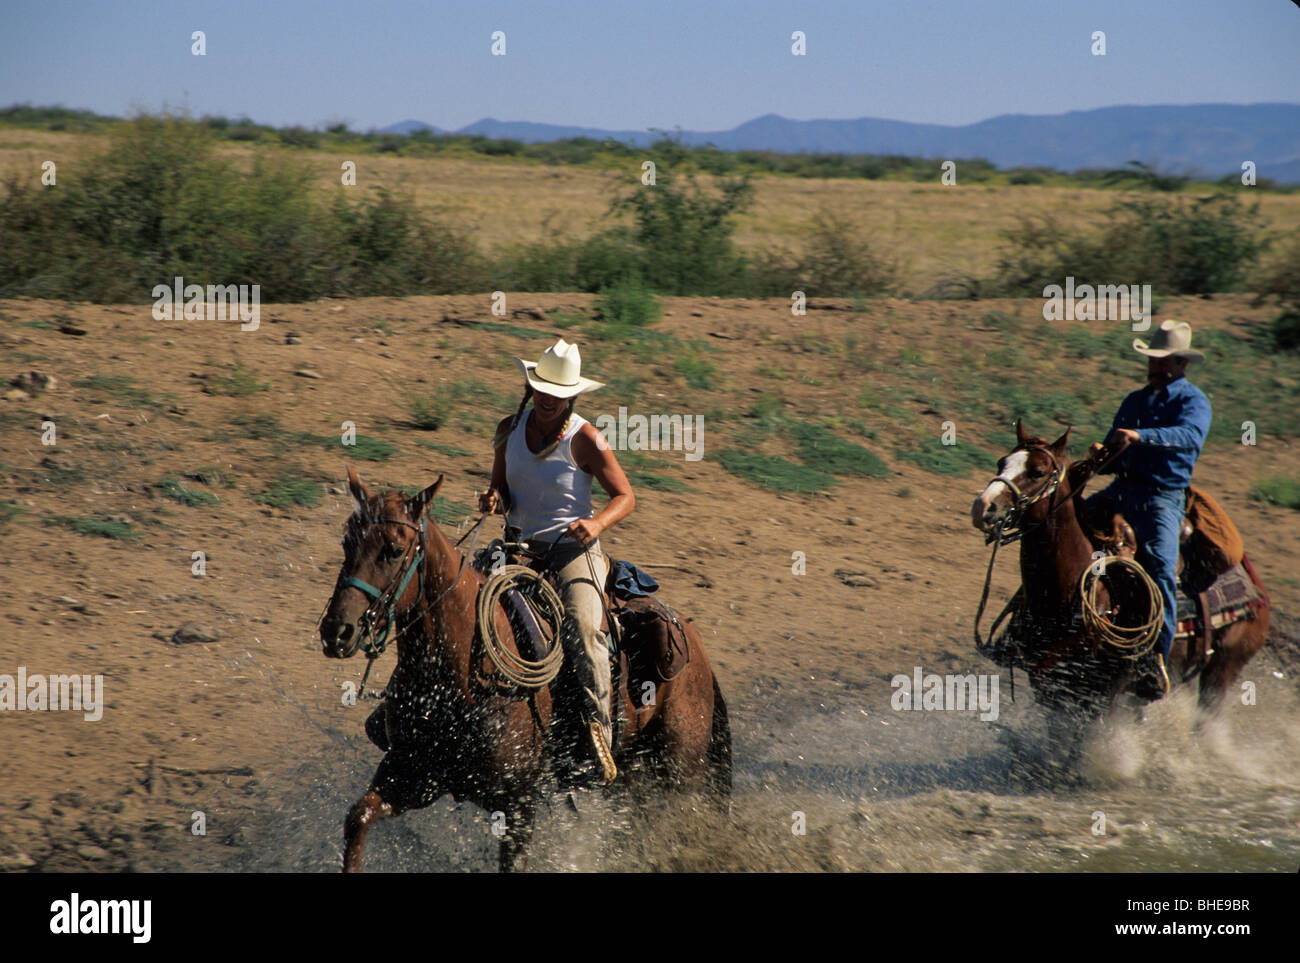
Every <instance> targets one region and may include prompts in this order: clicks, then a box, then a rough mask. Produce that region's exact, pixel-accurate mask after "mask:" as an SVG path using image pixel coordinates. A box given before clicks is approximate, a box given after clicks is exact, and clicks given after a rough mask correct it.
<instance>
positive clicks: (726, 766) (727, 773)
mask: <svg viewBox="0 0 1300 963" xmlns="http://www.w3.org/2000/svg"><path fill="white" fill-rule="evenodd" d="M709 783H710V788H711V789H712V790H713V792H714V793H715V794H716V795H717V797H718V801H719V803H720V804H721V805H722V807H723V808H724V809H725V810H726V811H728V812H730V811H731V720H730V719H729V718H728V717H727V701H726V700H725V699H723V698H722V689H720V688H719V687H718V677H717V676H713V723H712V730H711V732H710V734H709Z"/></svg>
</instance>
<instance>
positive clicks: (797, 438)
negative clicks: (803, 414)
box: [789, 422, 893, 478]
mask: <svg viewBox="0 0 1300 963" xmlns="http://www.w3.org/2000/svg"><path fill="white" fill-rule="evenodd" d="M789 431H790V435H791V437H792V438H793V439H794V442H795V445H796V446H797V447H798V451H799V457H800V458H802V459H803V460H804V461H805V462H807V463H808V464H810V465H815V466H817V468H819V469H822V470H824V471H828V472H830V473H831V474H834V475H865V476H866V477H868V478H884V477H885V476H887V475H892V474H893V471H892V470H891V469H890V467H889V466H888V465H886V464H885V463H884V462H883V461H881V459H880V458H879V457H878V456H876V455H875V454H873V453H872V452H870V451H868V450H867V449H866V448H863V447H862V446H861V445H855V444H854V443H853V442H851V441H845V440H844V439H843V438H840V437H839V436H838V435H836V434H835V433H834V432H832V431H830V430H828V429H826V428H823V427H822V426H820V425H810V424H807V423H804V422H793V423H792V424H791V425H790V428H789Z"/></svg>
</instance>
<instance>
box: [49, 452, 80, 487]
mask: <svg viewBox="0 0 1300 963" xmlns="http://www.w3.org/2000/svg"><path fill="white" fill-rule="evenodd" d="M37 471H38V472H39V473H40V474H41V475H43V476H44V478H45V480H46V481H48V482H49V483H50V484H51V485H74V484H76V483H78V482H83V481H85V480H86V472H85V469H83V468H81V467H80V466H79V465H74V466H73V467H71V468H69V467H66V466H64V465H60V464H59V463H58V462H57V461H55V460H54V459H53V458H51V457H50V456H49V455H46V456H45V457H44V458H42V459H41V464H40V467H39V468H38V469H37Z"/></svg>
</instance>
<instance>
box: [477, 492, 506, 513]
mask: <svg viewBox="0 0 1300 963" xmlns="http://www.w3.org/2000/svg"><path fill="white" fill-rule="evenodd" d="M500 507H501V496H500V495H498V494H497V490H496V489H495V488H489V489H488V490H487V491H485V492H479V493H478V510H479V511H480V512H485V513H487V514H488V515H495V514H496V513H497V510H498V509H499V508H500Z"/></svg>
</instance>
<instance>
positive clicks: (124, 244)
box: [0, 114, 487, 303]
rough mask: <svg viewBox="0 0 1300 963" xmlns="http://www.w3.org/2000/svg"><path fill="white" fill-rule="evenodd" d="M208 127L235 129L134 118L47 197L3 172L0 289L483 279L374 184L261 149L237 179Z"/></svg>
mask: <svg viewBox="0 0 1300 963" xmlns="http://www.w3.org/2000/svg"><path fill="white" fill-rule="evenodd" d="M247 130H248V131H250V132H251V134H252V136H253V137H260V136H261V133H262V130H263V129H262V128H258V127H256V125H253V126H252V127H249V128H247ZM218 133H222V134H224V136H225V137H227V138H228V139H238V138H239V137H241V136H242V135H241V134H240V132H239V125H234V126H226V127H224V128H222V127H219V126H214V125H213V124H212V123H210V122H208V123H200V122H196V121H193V120H190V119H188V118H185V117H178V116H173V115H169V114H162V115H156V116H151V115H141V116H138V117H135V118H133V119H132V120H130V121H126V122H122V123H119V124H117V125H116V126H115V127H114V128H112V129H111V131H110V133H109V138H108V146H107V148H106V149H105V150H104V151H102V152H101V153H99V154H97V155H95V156H93V157H91V158H89V159H88V160H87V161H85V162H84V163H82V164H81V165H80V168H79V169H78V170H77V172H76V176H75V177H72V178H69V182H68V184H67V185H66V186H65V185H63V184H60V186H59V189H58V191H57V192H54V191H47V190H45V189H40V188H32V187H31V186H30V185H29V184H28V183H27V182H26V181H25V180H24V181H20V180H18V179H17V178H16V177H15V178H13V179H11V180H10V182H9V184H8V185H7V187H6V188H5V190H4V193H3V196H2V197H0V296H8V295H31V296H35V297H46V298H66V299H69V300H87V299H89V300H99V301H123V302H129V303H141V302H144V301H147V300H149V299H151V298H152V294H151V292H152V290H153V287H154V285H156V284H159V283H164V284H170V283H171V281H172V278H173V277H176V276H181V277H184V278H185V279H186V281H187V283H198V284H204V285H207V284H248V285H253V284H257V285H260V297H261V300H262V301H264V302H265V301H300V300H309V299H313V298H319V297H323V296H331V295H336V296H365V295H371V294H385V295H403V294H416V293H424V294H441V293H448V292H451V291H460V290H475V289H478V290H482V289H483V288H484V287H486V277H487V275H486V267H485V264H484V262H483V259H482V258H481V256H480V255H479V253H478V251H477V249H476V248H475V247H474V245H473V243H472V242H471V241H470V240H469V238H468V237H467V236H466V235H465V233H464V232H462V231H460V230H457V229H455V228H453V227H451V226H450V225H448V224H446V223H443V222H442V221H440V220H439V219H438V218H436V217H434V216H433V215H431V214H429V213H426V212H424V211H421V210H420V209H418V208H417V207H416V206H415V205H414V203H413V202H412V201H410V200H408V199H402V198H398V197H396V196H394V195H392V194H390V193H389V192H387V191H384V190H382V189H379V188H374V189H372V190H368V191H366V192H364V193H361V194H359V195H353V194H348V193H347V192H346V190H345V189H344V188H342V187H341V186H340V187H338V188H337V189H336V190H335V193H334V194H333V196H332V197H331V196H328V195H326V196H321V195H319V194H318V193H317V188H316V184H317V183H318V179H319V177H318V174H317V172H316V171H315V170H314V169H313V166H312V165H311V164H307V163H304V162H301V161H296V160H290V159H286V158H284V157H276V158H275V160H274V162H273V163H267V162H266V161H265V160H264V159H263V157H262V156H257V157H256V158H255V160H254V164H253V170H252V171H251V172H247V173H245V172H243V171H240V170H238V169H237V168H236V167H235V166H234V164H233V163H232V162H231V161H229V160H226V159H223V158H221V157H219V156H217V154H216V151H215V143H216V136H217V134H218ZM290 139H292V135H291V137H290Z"/></svg>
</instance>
